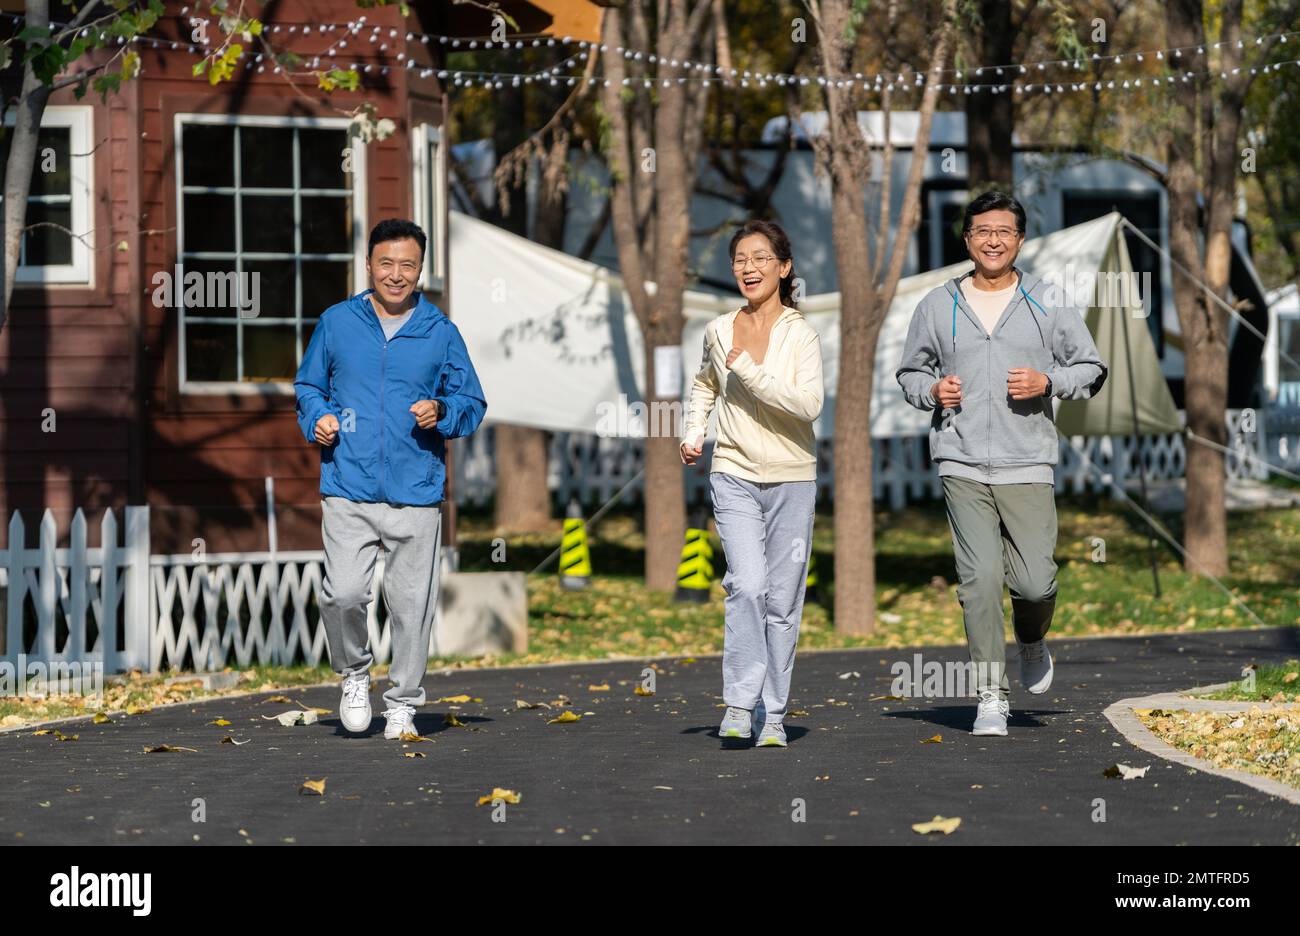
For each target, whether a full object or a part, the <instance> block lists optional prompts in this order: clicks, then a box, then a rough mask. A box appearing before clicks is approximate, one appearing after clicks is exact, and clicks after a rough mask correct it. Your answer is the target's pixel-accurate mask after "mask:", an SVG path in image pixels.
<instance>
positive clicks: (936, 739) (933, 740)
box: [921, 734, 943, 744]
mask: <svg viewBox="0 0 1300 936" xmlns="http://www.w3.org/2000/svg"><path fill="white" fill-rule="evenodd" d="M921 743H922V744H942V743H943V735H941V734H937V735H935V736H934V737H933V738H926V739H925V740H924V741H922V742H921Z"/></svg>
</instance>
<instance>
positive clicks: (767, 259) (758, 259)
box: [731, 254, 776, 273]
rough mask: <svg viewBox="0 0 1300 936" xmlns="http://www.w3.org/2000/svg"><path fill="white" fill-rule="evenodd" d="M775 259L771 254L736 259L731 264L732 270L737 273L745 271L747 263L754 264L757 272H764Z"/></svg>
mask: <svg viewBox="0 0 1300 936" xmlns="http://www.w3.org/2000/svg"><path fill="white" fill-rule="evenodd" d="M775 259H776V257H773V256H770V255H769V254H758V255H757V256H754V257H736V258H735V259H734V260H733V261H732V262H731V269H732V270H733V271H735V272H736V273H739V272H740V271H741V270H743V269H745V264H746V263H753V264H754V269H755V270H762V269H764V268H765V267H766V266H767V265H768V264H769V263H771V262H772V261H773V260H775Z"/></svg>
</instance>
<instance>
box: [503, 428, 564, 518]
mask: <svg viewBox="0 0 1300 936" xmlns="http://www.w3.org/2000/svg"><path fill="white" fill-rule="evenodd" d="M492 431H493V433H494V436H493V438H494V441H495V450H496V469H497V496H496V526H497V529H499V530H509V531H512V532H516V533H541V532H545V531H547V530H550V529H551V528H552V527H553V526H554V524H553V523H552V522H551V497H550V489H549V488H548V487H547V485H546V473H547V470H548V466H549V458H548V457H547V456H548V453H547V449H548V445H547V433H546V432H545V431H544V430H541V429H531V428H529V427H527V426H511V425H507V424H504V423H503V424H499V425H497V426H495V427H494V428H493V430H492ZM539 495H540V496H539Z"/></svg>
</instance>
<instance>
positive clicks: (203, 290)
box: [176, 259, 238, 318]
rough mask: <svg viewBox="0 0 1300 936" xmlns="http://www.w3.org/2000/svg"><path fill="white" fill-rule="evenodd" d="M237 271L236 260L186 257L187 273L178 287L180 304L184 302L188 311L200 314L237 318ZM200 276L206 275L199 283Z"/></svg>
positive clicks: (200, 315) (178, 302) (189, 313)
mask: <svg viewBox="0 0 1300 936" xmlns="http://www.w3.org/2000/svg"><path fill="white" fill-rule="evenodd" d="M234 273H235V261H234V260H194V259H189V260H186V261H185V272H184V276H183V279H182V282H181V285H180V288H179V289H178V290H177V291H176V293H177V295H176V302H177V305H183V306H184V307H185V312H186V314H187V315H193V316H198V317H200V318H202V317H204V316H220V317H222V318H225V317H227V316H229V317H231V318H234V317H235V315H236V310H235V302H236V299H237V297H236V290H237V286H238V284H237V281H236V280H235V279H234V275H233V274H234ZM196 277H202V279H201V280H199V281H198V282H197V283H196V282H195V278H196Z"/></svg>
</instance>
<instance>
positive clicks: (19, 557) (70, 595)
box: [0, 507, 150, 673]
mask: <svg viewBox="0 0 1300 936" xmlns="http://www.w3.org/2000/svg"><path fill="white" fill-rule="evenodd" d="M99 531H100V544H101V545H100V546H97V547H94V548H89V547H87V545H86V542H87V539H86V533H87V524H86V517H85V515H84V514H83V513H82V512H81V511H80V510H78V511H77V512H76V514H75V515H74V516H73V518H72V527H71V530H70V531H69V534H70V535H69V545H68V546H67V547H66V548H62V549H60V548H57V545H56V544H57V543H58V530H57V528H56V527H55V523H54V516H53V514H51V513H50V511H48V510H47V511H45V514H44V516H43V517H42V518H41V524H40V531H39V534H38V541H37V545H36V546H35V547H34V548H32V547H28V546H27V530H26V527H25V526H24V524H23V519H22V516H21V515H20V514H18V513H17V512H15V513H14V515H13V516H12V518H11V519H10V521H9V540H8V543H7V548H6V549H4V550H0V588H3V589H4V591H5V601H4V608H5V620H4V626H3V628H2V630H3V632H4V637H5V643H4V652H3V654H0V660H3V661H4V662H6V663H9V664H12V665H14V666H17V665H18V663H19V659H20V657H27V658H28V659H31V660H38V661H41V662H43V663H45V664H46V665H49V666H51V667H53V666H54V665H57V664H65V663H68V664H87V663H89V664H94V663H100V664H102V665H103V668H104V672H106V673H114V672H120V671H123V670H127V669H131V668H133V667H139V668H142V669H145V668H148V667H149V664H150V654H149V630H148V627H147V626H144V625H147V623H148V621H149V619H150V617H149V587H148V586H149V574H148V573H149V508H148V507H127V508H126V529H125V530H123V531H122V532H123V537H122V542H121V543H119V542H118V539H119V537H118V521H117V518H116V516H115V515H114V514H113V512H112V511H105V512H104V517H103V520H102V521H101V522H100V525H99ZM29 630H31V631H32V634H31V638H30V639H28V633H27V632H28V631H29Z"/></svg>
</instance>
